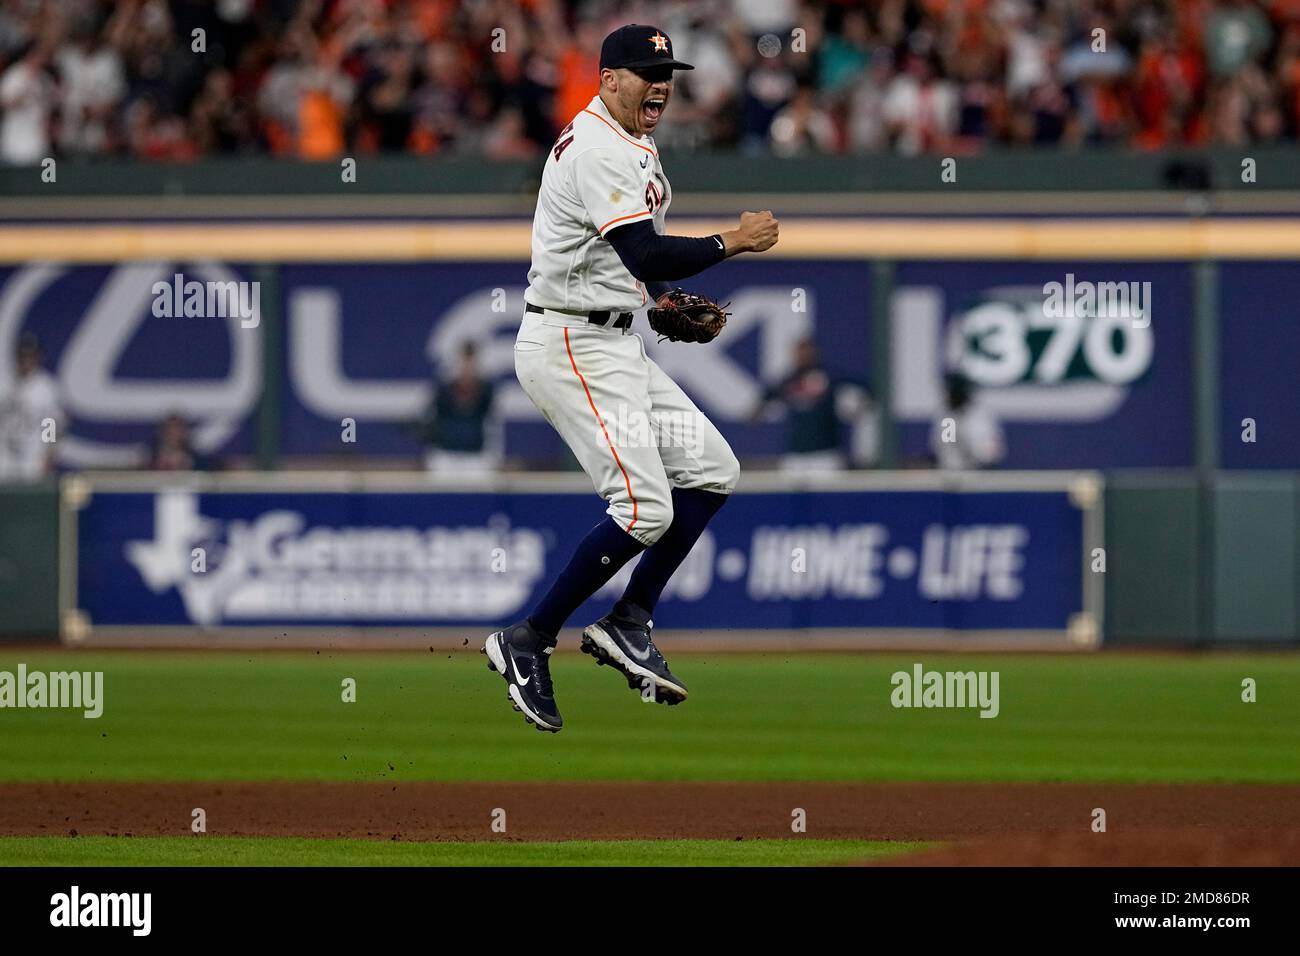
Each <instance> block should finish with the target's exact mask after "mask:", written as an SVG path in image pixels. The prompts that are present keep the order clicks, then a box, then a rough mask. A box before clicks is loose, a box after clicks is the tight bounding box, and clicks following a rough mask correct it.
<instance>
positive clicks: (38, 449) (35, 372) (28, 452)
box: [0, 333, 64, 482]
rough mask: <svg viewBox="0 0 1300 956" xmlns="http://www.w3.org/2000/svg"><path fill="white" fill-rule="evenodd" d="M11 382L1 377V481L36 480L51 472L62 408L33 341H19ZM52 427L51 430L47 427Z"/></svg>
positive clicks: (29, 338)
mask: <svg viewBox="0 0 1300 956" xmlns="http://www.w3.org/2000/svg"><path fill="white" fill-rule="evenodd" d="M15 359H16V361H15V363H14V375H13V378H12V380H10V381H5V378H0V482H3V481H36V480H38V479H40V478H41V477H42V476H43V475H46V474H49V473H50V472H52V471H53V470H54V448H55V445H54V442H53V441H51V440H50V439H51V438H52V439H54V440H57V439H58V436H59V430H60V429H61V428H62V427H63V423H64V417H63V408H62V406H61V404H60V402H59V386H58V383H57V382H56V381H55V380H54V376H53V375H51V374H50V373H49V372H47V371H46V370H45V369H43V368H42V367H41V349H40V344H39V343H38V342H37V341H36V338H35V337H34V336H32V335H31V334H30V333H28V334H25V335H23V336H22V338H21V339H20V340H19V342H18V349H17V352H16V354H15ZM51 425H52V426H53V428H52V429H51V427H50V426H51Z"/></svg>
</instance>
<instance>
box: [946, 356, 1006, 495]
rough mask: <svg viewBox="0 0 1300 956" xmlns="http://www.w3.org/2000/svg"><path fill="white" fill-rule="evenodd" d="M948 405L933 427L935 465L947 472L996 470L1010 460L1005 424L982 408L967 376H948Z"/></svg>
mask: <svg viewBox="0 0 1300 956" xmlns="http://www.w3.org/2000/svg"><path fill="white" fill-rule="evenodd" d="M945 393H946V394H945V401H944V406H943V408H942V409H940V411H939V413H938V415H936V416H935V419H934V422H933V424H932V425H931V427H930V451H931V452H932V453H933V455H934V460H935V465H936V466H937V467H939V468H942V469H944V470H947V471H963V470H970V469H976V468H992V467H993V466H995V465H996V464H998V462H1000V461H1001V460H1002V459H1003V458H1005V457H1006V453H1007V449H1006V440H1005V438H1004V437H1003V434H1002V424H1001V423H1000V422H999V421H998V419H997V416H995V415H994V414H993V413H992V412H991V411H989V410H988V409H987V408H984V407H983V406H981V405H979V404H978V403H977V402H976V401H975V400H974V396H973V394H972V388H971V383H970V382H969V381H968V380H967V379H966V378H965V376H962V375H959V374H955V373H954V374H952V375H949V376H948V379H947V382H946V389H945Z"/></svg>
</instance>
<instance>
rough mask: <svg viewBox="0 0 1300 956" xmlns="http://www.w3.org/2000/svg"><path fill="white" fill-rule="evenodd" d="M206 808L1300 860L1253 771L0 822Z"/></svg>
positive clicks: (594, 831) (91, 829) (54, 830)
mask: <svg viewBox="0 0 1300 956" xmlns="http://www.w3.org/2000/svg"><path fill="white" fill-rule="evenodd" d="M197 807H201V808H203V810H204V811H205V813H206V820H207V832H208V833H211V834H218V835H223V836H247V837H271V836H276V837H281V836H301V837H362V838H370V839H377V840H379V839H382V840H394V839H395V840H434V841H481V840H521V841H537V840H575V839H584V840H621V839H681V838H696V839H726V840H744V839H759V838H765V839H780V838H791V839H798V838H799V836H801V835H804V834H796V833H795V832H793V830H792V822H793V820H794V819H795V816H794V814H795V811H796V810H797V809H802V810H803V811H804V812H805V814H806V820H807V829H806V836H808V837H810V838H818V839H870V840H924V841H944V842H952V843H954V845H953V846H949V847H944V848H941V849H938V850H933V851H929V852H928V853H923V854H918V855H913V856H909V857H903V858H899V859H900V861H901V862H907V863H910V862H916V863H932V864H939V865H962V864H975V865H989V864H998V863H1006V864H1016V863H1021V864H1026V865H1042V864H1047V865H1051V864H1076V865H1077V864H1109V865H1135V864H1138V865H1140V864H1144V863H1145V864H1163V865H1178V864H1192V865H1194V864H1200V863H1214V864H1217V865H1231V864H1234V863H1236V864H1241V865H1261V864H1270V863H1273V864H1286V863H1290V864H1293V865H1294V864H1298V863H1300V786H1295V785H1257V784H1223V785H1163V784H1162V785H1154V784H1153V785H1125V784H1006V783H1001V784H946V783H897V784H895V783H889V784H791V783H766V784H742V783H680V784H673V783H431V782H413V783H395V784H393V783H311V782H284V783H224V784H204V783H104V784H92V783H18V784H3V785H0V835H4V836H89V835H92V834H104V835H114V836H167V835H170V836H181V835H185V834H188V833H190V824H191V819H192V817H191V812H192V810H193V809H194V808H197ZM1095 808H1101V809H1104V810H1105V811H1106V832H1105V833H1094V832H1092V830H1091V824H1092V820H1093V817H1094V814H1093V811H1094V809H1095ZM498 809H500V810H504V811H505V832H504V833H501V832H496V831H494V830H493V829H492V823H493V820H494V811H497V810H498ZM500 816H501V815H500V814H496V817H495V818H496V819H499V818H500Z"/></svg>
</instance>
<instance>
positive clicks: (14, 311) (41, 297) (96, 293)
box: [0, 261, 263, 469]
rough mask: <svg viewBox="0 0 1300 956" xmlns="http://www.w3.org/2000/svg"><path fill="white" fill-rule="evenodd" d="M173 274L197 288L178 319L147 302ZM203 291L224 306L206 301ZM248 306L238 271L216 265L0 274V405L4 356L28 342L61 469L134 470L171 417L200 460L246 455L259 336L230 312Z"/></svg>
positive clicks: (253, 319)
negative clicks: (46, 381)
mask: <svg viewBox="0 0 1300 956" xmlns="http://www.w3.org/2000/svg"><path fill="white" fill-rule="evenodd" d="M178 274H182V275H183V277H184V280H185V281H189V282H194V283H201V284H203V286H204V287H205V288H204V292H205V294H204V297H203V299H202V302H201V303H197V304H198V306H199V307H198V308H191V309H190V310H189V312H188V313H186V312H185V310H184V309H183V308H182V309H181V311H180V312H179V314H178V313H177V312H176V310H175V309H174V305H175V304H176V303H175V302H174V296H172V295H170V294H169V295H166V296H162V295H160V294H159V290H160V289H162V288H163V287H164V286H165V287H167V289H168V290H169V291H170V290H172V289H174V286H175V283H176V276H177V275H178ZM208 287H211V288H212V289H213V290H214V291H217V292H220V293H225V292H226V291H227V290H228V289H229V290H231V291H234V292H235V296H234V297H232V298H227V297H225V296H224V295H221V296H217V297H214V298H213V299H209V298H208V297H207V295H206V292H207V288H208ZM259 294H260V283H259V282H258V281H257V280H256V279H255V278H254V276H253V273H252V271H251V270H250V269H249V268H247V267H244V266H239V265H228V264H223V263H217V262H203V263H189V264H184V265H182V264H179V263H169V262H160V261H139V262H127V263H121V264H118V265H114V266H70V265H63V264H60V263H48V262H38V263H31V264H29V265H24V266H21V267H17V268H3V269H0V398H2V397H3V396H4V395H5V394H6V393H7V392H8V387H9V384H10V378H11V376H12V374H13V372H12V369H11V364H12V363H11V357H12V356H13V354H14V349H15V347H16V346H17V343H18V341H19V339H20V338H21V337H23V336H24V335H28V334H30V335H33V336H35V337H36V339H37V341H38V342H39V345H40V348H41V351H42V353H43V359H42V362H43V365H44V367H45V368H46V369H47V370H48V371H49V372H50V373H51V375H53V376H54V379H55V383H56V387H57V392H58V398H59V403H60V405H61V407H62V409H63V414H64V422H63V427H62V428H61V430H60V433H59V436H58V441H57V443H56V444H57V447H56V452H57V455H58V462H59V464H60V465H61V466H63V467H64V468H69V469H77V468H103V467H140V466H141V465H142V464H143V463H144V459H145V456H146V454H147V450H148V447H149V445H150V443H151V441H152V440H153V438H154V433H155V430H156V428H157V425H158V423H159V421H161V420H162V418H163V417H164V416H166V415H168V414H172V413H175V414H178V415H180V416H181V417H183V418H184V419H186V420H187V421H188V422H189V423H190V426H191V429H192V430H191V440H192V442H193V445H194V448H195V450H196V451H197V452H198V454H199V455H200V456H206V455H215V454H223V455H247V454H249V453H251V451H252V433H253V429H252V423H253V420H254V417H255V415H256V412H257V404H258V401H259V399H260V398H261V392H262V331H263V329H262V326H261V323H260V321H259V319H260V315H244V314H241V307H242V306H246V305H248V304H249V299H250V298H255V297H256V296H258V295H259ZM182 305H183V303H182ZM209 306H214V308H209Z"/></svg>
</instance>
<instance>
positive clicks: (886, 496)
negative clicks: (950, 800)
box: [60, 472, 1104, 648]
mask: <svg viewBox="0 0 1300 956" xmlns="http://www.w3.org/2000/svg"><path fill="white" fill-rule="evenodd" d="M602 512H603V508H602V505H601V502H600V501H599V499H598V498H596V497H595V496H594V495H593V494H592V492H591V487H590V483H589V482H588V481H587V480H586V478H585V477H583V476H576V475H530V476H510V477H500V478H498V479H496V480H493V481H474V482H471V483H455V482H444V481H440V482H434V481H432V480H431V479H429V478H428V477H427V476H424V475H401V474H373V473H372V474H338V473H336V474H329V473H299V474H292V473H281V474H276V475H259V474H256V473H252V474H244V475H234V474H227V475H198V474H195V475H187V476H178V477H173V476H160V475H147V474H137V475H93V474H87V475H81V476H76V477H73V478H69V479H67V480H66V481H65V482H64V486H63V512H62V525H61V547H60V571H61V576H60V609H61V621H62V633H63V637H64V639H65V641H68V642H73V643H83V642H85V643H103V642H109V643H150V642H157V641H163V642H169V643H170V642H174V641H182V642H184V641H193V640H202V641H205V642H212V643H217V644H221V643H226V642H235V643H247V642H249V641H258V642H262V643H266V644H274V643H275V642H276V641H278V640H280V639H294V640H298V641H306V642H309V643H312V642H315V643H325V642H329V641H333V640H336V639H340V638H342V639H348V640H351V641H353V642H355V643H358V644H362V645H375V644H379V645H383V644H388V643H392V642H399V643H400V642H409V643H414V644H417V645H418V644H420V643H423V642H428V641H434V642H435V643H437V642H441V641H443V640H446V639H448V638H454V643H455V644H456V645H457V646H459V644H460V643H461V641H462V640H463V638H464V636H465V634H467V633H468V634H474V633H478V632H480V631H483V630H485V629H487V628H490V627H492V626H496V625H499V624H500V623H502V622H503V621H509V620H514V619H518V618H520V617H522V616H523V615H524V614H525V613H527V610H528V609H529V608H530V607H531V606H532V605H533V604H535V603H536V601H537V600H538V599H540V597H541V595H542V594H543V593H544V591H545V588H546V587H547V586H548V585H549V583H550V581H551V579H553V577H554V575H555V573H556V572H557V571H558V570H559V568H560V567H562V566H563V564H564V562H565V561H567V560H568V557H569V555H570V554H571V553H572V551H573V548H574V547H575V546H576V545H577V543H578V541H579V540H580V539H581V537H582V535H583V534H584V533H585V532H586V529H587V528H589V527H590V526H591V525H592V524H594V523H595V522H596V521H598V520H599V519H600V517H601V514H602ZM1103 544H1104V543H1103V541H1102V486H1101V483H1100V481H1099V480H1098V478H1097V476H1096V475H1095V474H1092V473H1074V472H1053V473H1016V472H1005V473H1001V474H998V475H977V474H970V475H947V474H940V473H934V472H930V473H906V474H901V473H885V472H878V473H870V474H865V473H864V474H857V475H841V476H827V477H825V478H821V477H819V478H816V479H805V480H796V481H792V480H790V479H789V478H787V477H783V476H777V475H771V474H767V475H763V474H756V475H752V476H746V477H745V479H744V482H743V493H741V494H738V495H737V496H736V497H735V499H734V500H733V501H732V502H730V503H729V504H728V506H727V507H726V508H725V509H724V510H723V511H722V512H720V513H719V515H718V516H717V517H716V518H715V519H714V521H713V522H712V523H711V524H710V526H709V528H708V529H707V530H706V532H705V533H704V535H703V536H702V537H701V539H700V541H699V542H698V543H697V545H696V547H695V549H694V550H693V551H692V553H691V555H690V556H689V557H688V558H687V560H686V562H685V563H684V564H683V565H682V567H681V568H680V569H679V570H678V571H677V573H676V575H674V578H673V580H672V581H671V582H670V584H669V587H668V589H667V590H666V591H665V593H664V597H663V600H662V601H661V603H660V605H659V609H658V614H657V617H659V618H660V619H661V620H660V626H661V630H662V629H668V630H671V631H673V632H676V634H677V636H678V637H679V638H680V639H686V638H687V637H689V636H690V635H696V634H698V633H699V632H708V634H709V635H710V636H711V637H713V638H714V639H719V638H725V637H730V638H731V639H733V640H736V641H738V642H745V641H750V640H752V639H754V638H755V637H757V638H759V639H761V638H762V636H763V635H764V634H766V633H768V632H799V633H800V634H802V635H806V643H807V644H808V645H809V646H817V645H818V644H819V643H820V636H828V637H833V638H834V639H835V640H836V641H837V643H840V644H846V645H849V646H853V645H861V646H875V645H881V644H885V643H893V644H903V645H907V644H911V643H914V642H925V643H935V642H946V643H948V644H951V645H953V646H966V645H967V644H968V643H969V644H970V645H972V646H993V645H996V646H1004V647H1005V646H1010V647H1044V648H1066V647H1085V648H1086V647H1093V646H1095V645H1096V644H1097V642H1098V641H1099V639H1100V634H1101V624H1102V621H1101V615H1102V608H1103V588H1102V583H1103V580H1104V578H1103V576H1102V575H1101V574H1098V573H1094V572H1093V571H1092V570H1091V568H1090V567H1089V563H1090V560H1091V558H1090V556H1091V555H1093V554H1095V553H1098V549H1101V548H1102V547H1103ZM631 572H632V565H629V566H627V567H626V568H624V569H622V570H621V571H620V572H619V573H618V574H617V575H615V577H614V578H613V580H611V582H610V583H609V584H608V585H607V586H606V587H605V588H603V589H602V590H601V591H599V592H598V593H597V594H596V595H595V596H594V597H593V598H592V599H591V601H590V602H588V604H586V605H584V606H583V607H581V608H579V609H578V611H577V612H576V614H575V621H577V620H579V619H585V618H590V619H592V620H594V619H595V618H597V617H599V616H600V615H601V614H603V613H604V612H605V610H607V609H608V605H609V604H610V603H611V602H612V601H613V600H614V599H615V598H616V597H617V595H618V594H619V593H620V592H621V589H622V588H623V587H624V586H625V585H626V581H627V578H628V577H629V576H630V574H631Z"/></svg>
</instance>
